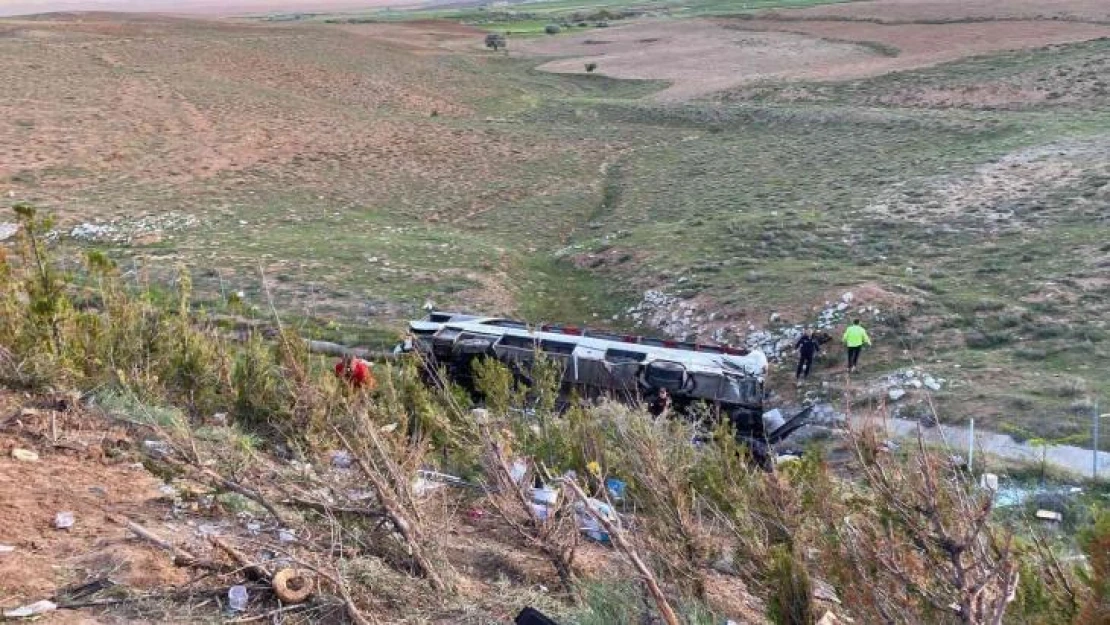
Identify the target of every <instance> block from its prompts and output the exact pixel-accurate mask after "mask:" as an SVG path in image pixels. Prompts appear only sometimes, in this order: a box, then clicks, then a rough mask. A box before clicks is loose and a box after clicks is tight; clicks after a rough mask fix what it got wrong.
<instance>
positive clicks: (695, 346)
mask: <svg viewBox="0 0 1110 625" xmlns="http://www.w3.org/2000/svg"><path fill="white" fill-rule="evenodd" d="M409 329H410V331H411V333H412V339H413V345H412V349H415V350H418V351H419V352H420V353H421V354H422V355H423V356H424V357H425V358H427V359H428V361H429V362H430V363H432V365H433V366H435V367H443V368H445V369H446V370H447V372H448V373H449V374H450V376H451V377H452V378H453V379H455V380H456V381H459V382H461V383H463V384H468V383H469V382H470V381H471V375H472V371H473V362H474V360H476V359H478V358H483V357H492V358H496V359H497V360H499V361H501V362H504V363H506V364H508V365H510V367H511V368H512V369H513V370H514V371H515V372H517V373H518V374H520V375H527V372H528V371H529V370H530V369H531V367H530V365H531V363H532V362H534V361H535V359H536V357H537V355H539V354H543V357H544V358H546V359H548V360H550V361H553V362H556V363H559V364H560V365H561V368H562V371H563V390H564V391H565V392H566V393H567V394H569V393H570V392H572V391H573V392H574V393H576V394H577V395H578V396H579V397H586V398H593V397H600V396H609V397H613V398H616V399H619V400H621V401H626V402H629V403H638V402H640V401H643V400H644V399H646V398H648V397H652V396H653V395H654V394H655V393H657V392H658V391H659V389H666V391H667V392H668V393H669V395H670V397H671V398H672V401H673V408H674V410H675V412H677V413H679V414H686V415H693V414H697V415H701V416H704V415H713V416H716V417H724V418H727V419H728V420H729V421H730V422H731V423H732V424H733V425H734V427H735V428H736V430H737V434H738V435H740V436H742V437H744V438H748V439H753V440H760V441H764V442H772V443H773V442H776V441H777V440H782V439H783V438H785V437H786V436H787V435H789V434H790V433H791V432H792V431H794V430H796V429H797V427H800V423H801V421H803V420H804V417H803V418H802V419H797V418H796V419H791V420H790V421H789V422H788V423H787V424H785V425H783V426H782V427H778V428H775V430H774V431H772V432H768V431H766V429H765V428H764V425H763V382H764V378H765V376H766V375H767V358H766V356H765V355H764V354H763V352H761V351H759V350H745V349H736V348H732V347H728V346H719V345H708V344H702V343H687V342H681V341H671V340H664V339H654V338H647V337H642V336H636V335H620V334H613V333H610V332H600V331H595V330H591V329H587V328H579V327H575V326H553V325H544V326H541V327H540V328H538V329H536V328H530V327H529V326H528V325H527V324H525V323H522V322H519V321H513V320H510V319H504V318H500V317H481V316H477V315H470V314H464V313H449V312H432V313H430V314H429V315H428V317H426V318H425V319H422V320H419V321H412V322H410V324H409ZM699 408H700V409H699ZM800 416H801V415H800Z"/></svg>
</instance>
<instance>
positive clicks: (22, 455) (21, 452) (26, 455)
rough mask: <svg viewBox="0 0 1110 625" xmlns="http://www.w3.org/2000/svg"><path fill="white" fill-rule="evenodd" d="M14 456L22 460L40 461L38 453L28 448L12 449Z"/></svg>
mask: <svg viewBox="0 0 1110 625" xmlns="http://www.w3.org/2000/svg"><path fill="white" fill-rule="evenodd" d="M12 458H15V459H16V460H19V461H20V462H38V461H39V455H38V454H36V453H35V452H33V451H30V450H27V449H13V450H12Z"/></svg>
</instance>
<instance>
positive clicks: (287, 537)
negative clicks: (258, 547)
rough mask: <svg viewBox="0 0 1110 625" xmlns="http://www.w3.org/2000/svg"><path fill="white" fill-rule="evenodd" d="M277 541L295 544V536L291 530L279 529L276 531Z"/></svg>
mask: <svg viewBox="0 0 1110 625" xmlns="http://www.w3.org/2000/svg"><path fill="white" fill-rule="evenodd" d="M278 540H279V541H281V542H283V543H292V542H297V535H296V534H295V533H293V530H289V529H280V530H278Z"/></svg>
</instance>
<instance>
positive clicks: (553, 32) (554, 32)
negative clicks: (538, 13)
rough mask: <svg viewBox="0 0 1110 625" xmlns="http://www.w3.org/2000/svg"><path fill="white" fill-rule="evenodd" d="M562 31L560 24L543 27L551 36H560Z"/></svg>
mask: <svg viewBox="0 0 1110 625" xmlns="http://www.w3.org/2000/svg"><path fill="white" fill-rule="evenodd" d="M562 30H563V29H562V28H560V27H559V25H558V24H548V25H547V26H544V27H543V32H545V33H547V34H549V35H558V34H559V33H560V32H562Z"/></svg>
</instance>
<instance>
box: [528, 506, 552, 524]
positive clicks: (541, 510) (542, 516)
mask: <svg viewBox="0 0 1110 625" xmlns="http://www.w3.org/2000/svg"><path fill="white" fill-rule="evenodd" d="M532 511H533V512H535V513H536V518H537V519H539V520H541V521H546V520H547V517H548V516H549V515H550V514H551V509H550V508H548V507H547V506H545V505H543V504H542V503H533V504H532Z"/></svg>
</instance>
